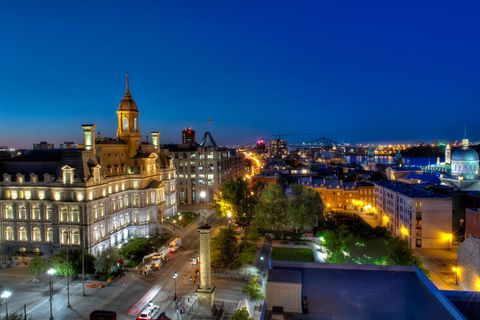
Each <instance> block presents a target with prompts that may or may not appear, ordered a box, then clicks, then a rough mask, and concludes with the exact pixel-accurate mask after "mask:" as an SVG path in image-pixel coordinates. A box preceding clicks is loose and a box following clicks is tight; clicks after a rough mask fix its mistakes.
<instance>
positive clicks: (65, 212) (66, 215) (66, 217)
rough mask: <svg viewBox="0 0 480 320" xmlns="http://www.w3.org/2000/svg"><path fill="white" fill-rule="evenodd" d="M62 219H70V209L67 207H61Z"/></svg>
mask: <svg viewBox="0 0 480 320" xmlns="http://www.w3.org/2000/svg"><path fill="white" fill-rule="evenodd" d="M60 221H68V210H67V208H65V207H62V208H61V209H60Z"/></svg>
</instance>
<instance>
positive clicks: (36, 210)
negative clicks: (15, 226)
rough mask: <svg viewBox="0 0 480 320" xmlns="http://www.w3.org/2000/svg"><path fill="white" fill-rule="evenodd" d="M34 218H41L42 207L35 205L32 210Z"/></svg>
mask: <svg viewBox="0 0 480 320" xmlns="http://www.w3.org/2000/svg"><path fill="white" fill-rule="evenodd" d="M32 219H33V220H39V219H40V208H39V207H37V206H35V207H33V210H32Z"/></svg>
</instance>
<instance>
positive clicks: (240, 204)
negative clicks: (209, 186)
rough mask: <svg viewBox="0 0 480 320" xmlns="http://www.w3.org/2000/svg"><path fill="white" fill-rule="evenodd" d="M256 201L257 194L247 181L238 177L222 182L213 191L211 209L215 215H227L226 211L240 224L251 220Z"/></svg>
mask: <svg viewBox="0 0 480 320" xmlns="http://www.w3.org/2000/svg"><path fill="white" fill-rule="evenodd" d="M257 202H258V195H257V194H256V193H255V190H252V188H250V186H249V184H248V182H247V181H245V180H243V179H242V178H240V177H237V178H233V179H230V180H228V181H227V182H225V183H223V184H222V185H221V186H220V187H219V188H218V192H217V193H215V200H214V201H213V205H212V209H214V210H216V212H217V217H219V218H221V217H227V216H228V213H229V212H230V214H231V215H232V217H233V218H234V219H235V220H236V221H238V223H240V224H247V223H248V222H249V221H251V218H252V215H253V208H254V206H255V204H256V203H257Z"/></svg>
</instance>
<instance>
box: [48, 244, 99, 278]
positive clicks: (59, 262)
mask: <svg viewBox="0 0 480 320" xmlns="http://www.w3.org/2000/svg"><path fill="white" fill-rule="evenodd" d="M50 262H51V263H52V266H53V267H54V268H55V270H56V271H57V274H60V275H62V276H64V277H66V276H67V250H65V249H64V250H62V251H60V252H58V253H56V254H54V255H53V256H52V257H51V258H50ZM94 262H95V257H94V256H92V255H91V254H89V253H87V251H86V250H85V273H93V272H94V268H93V265H94ZM68 273H69V275H70V276H74V275H77V274H79V273H82V249H69V250H68Z"/></svg>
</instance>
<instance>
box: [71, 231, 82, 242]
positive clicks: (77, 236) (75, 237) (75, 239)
mask: <svg viewBox="0 0 480 320" xmlns="http://www.w3.org/2000/svg"><path fill="white" fill-rule="evenodd" d="M71 243H72V244H80V232H78V230H73V231H72V242H71Z"/></svg>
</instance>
